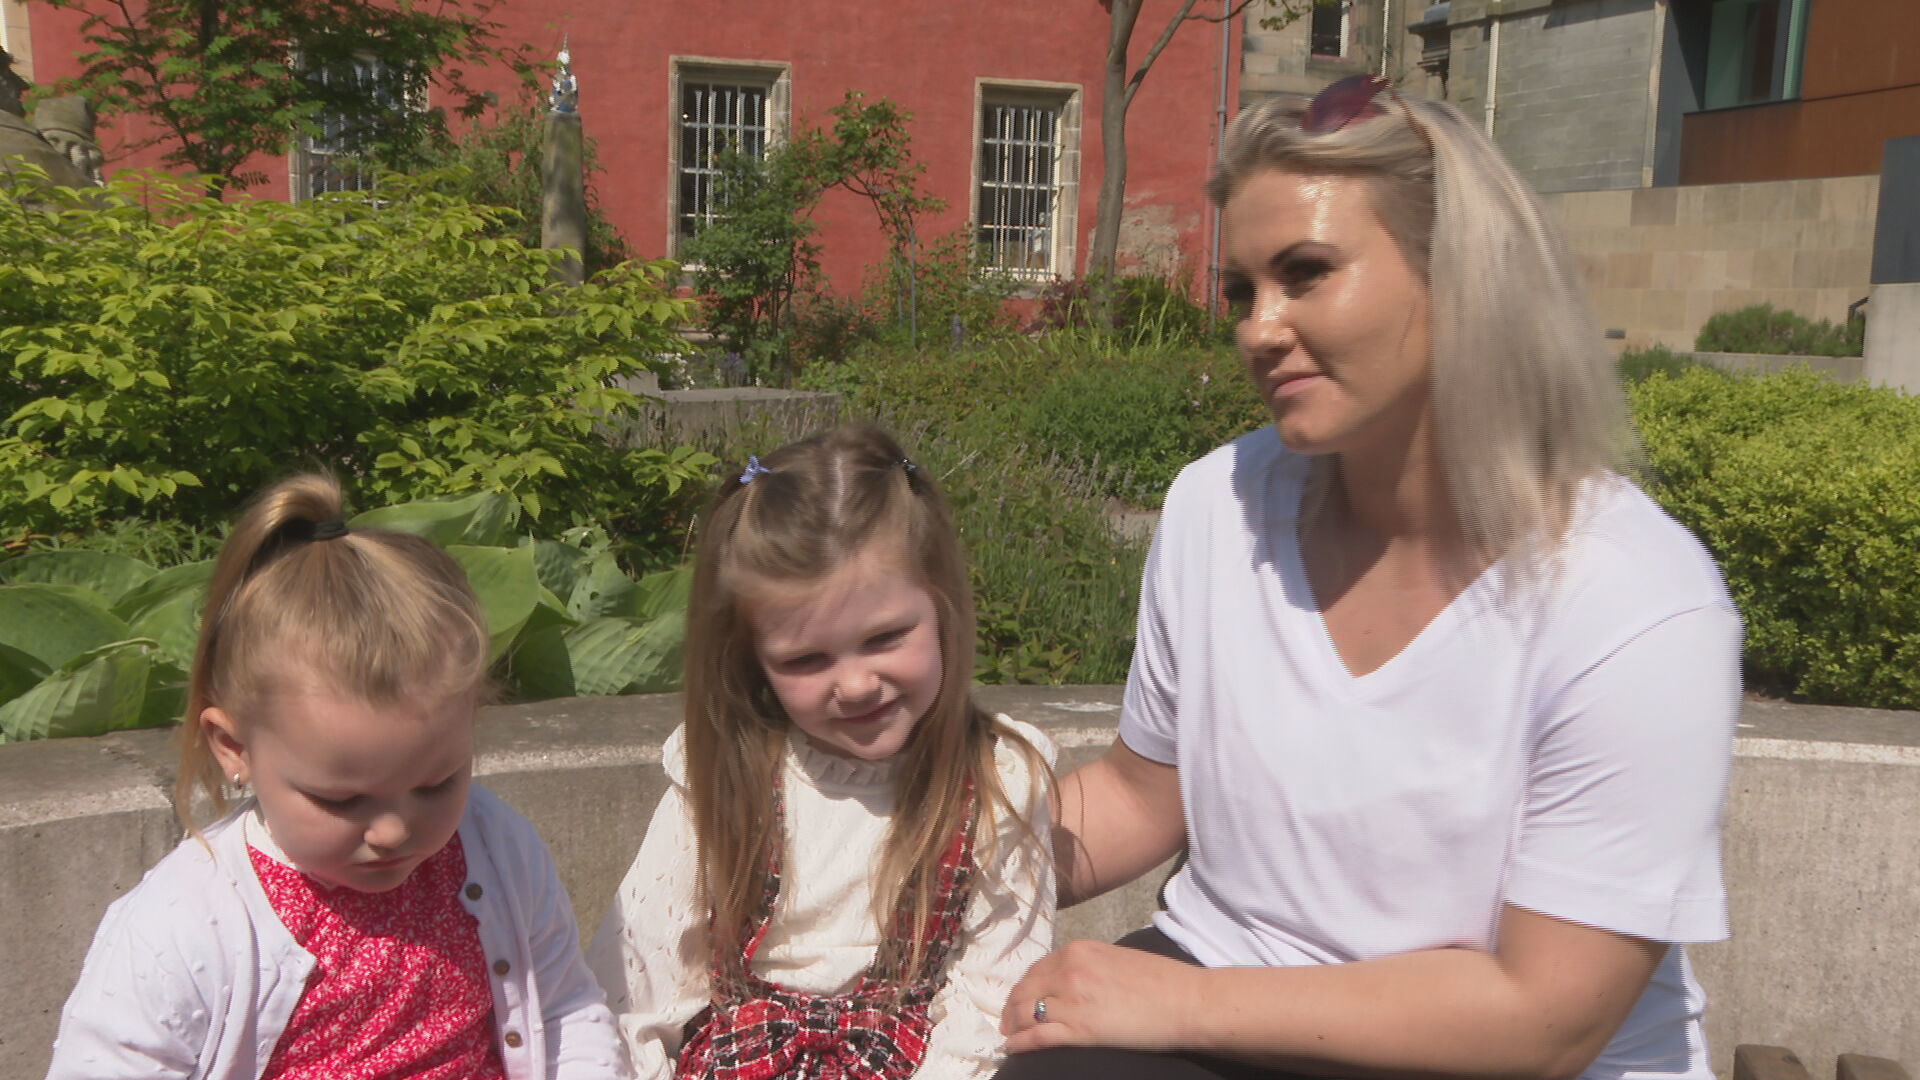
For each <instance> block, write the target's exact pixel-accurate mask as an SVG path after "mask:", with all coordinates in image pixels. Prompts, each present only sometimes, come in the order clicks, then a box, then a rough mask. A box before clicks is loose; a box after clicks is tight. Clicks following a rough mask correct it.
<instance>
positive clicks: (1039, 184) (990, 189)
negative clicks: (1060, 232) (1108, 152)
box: [975, 104, 1060, 278]
mask: <svg viewBox="0 0 1920 1080" xmlns="http://www.w3.org/2000/svg"><path fill="white" fill-rule="evenodd" d="M981 132H982V136H981V145H980V211H979V218H980V220H979V223H978V224H977V225H976V226H975V229H976V242H977V244H978V246H979V249H980V259H981V262H982V263H983V264H984V265H986V266H988V267H991V268H993V269H995V270H1000V271H1003V272H1005V273H1008V274H1010V275H1012V276H1014V277H1020V278H1041V277H1046V276H1048V275H1050V274H1051V273H1052V272H1053V251H1054V241H1055V236H1054V229H1053V223H1054V218H1055V209H1056V203H1057V202H1058V200H1059V197H1060V189H1059V182H1058V176H1059V165H1060V109H1059V108H1058V107H1057V106H1049V105H995V104H989V105H987V106H986V115H985V116H984V117H982V123H981Z"/></svg>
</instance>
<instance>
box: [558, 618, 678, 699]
mask: <svg viewBox="0 0 1920 1080" xmlns="http://www.w3.org/2000/svg"><path fill="white" fill-rule="evenodd" d="M563 637H564V639H565V641H566V647H567V661H568V666H569V667H570V668H571V670H572V673H573V683H574V692H575V693H578V694H582V695H601V694H623V693H631V694H639V693H657V692H661V691H665V690H671V689H674V688H675V687H677V686H679V684H680V647H681V644H682V643H683V642H684V640H685V638H686V618H685V616H683V615H681V614H678V613H675V614H670V615H664V616H661V617H660V618H657V619H653V620H641V619H634V618H626V617H610V618H600V619H589V620H587V621H586V622H583V623H581V624H580V625H579V626H577V627H574V628H573V629H571V630H568V631H566V632H565V634H564V635H563Z"/></svg>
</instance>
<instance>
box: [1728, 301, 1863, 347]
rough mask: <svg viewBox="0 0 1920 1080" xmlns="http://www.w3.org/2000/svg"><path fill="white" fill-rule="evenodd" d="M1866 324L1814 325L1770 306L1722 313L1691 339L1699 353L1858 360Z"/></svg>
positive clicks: (1850, 322) (1821, 323) (1823, 321)
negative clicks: (1758, 354) (1852, 357)
mask: <svg viewBox="0 0 1920 1080" xmlns="http://www.w3.org/2000/svg"><path fill="white" fill-rule="evenodd" d="M1866 327H1867V324H1866V320H1864V319H1850V320H1848V321H1847V322H1846V323H1845V324H1843V325H1840V326H1835V325H1834V324H1833V323H1831V322H1829V321H1828V320H1826V319H1821V320H1820V321H1818V322H1815V321H1813V320H1811V319H1808V318H1807V317H1805V316H1803V315H1800V314H1798V313H1796V312H1792V311H1776V310H1774V308H1773V305H1771V304H1753V305H1751V306H1749V307H1743V308H1740V309H1738V310H1736V311H1722V312H1720V313H1719V314H1716V315H1714V316H1713V317H1712V318H1710V319H1708V320H1707V321H1706V325H1704V326H1702V327H1701V328H1700V333H1699V334H1698V335H1697V336H1696V337H1695V338H1694V342H1693V347H1694V348H1695V349H1698V350H1700V351H1701V352H1732V353H1767V354H1770V355H1792V356H1859V355H1860V354H1861V351H1862V347H1863V345H1864V343H1865V341H1866V332H1867V330H1866Z"/></svg>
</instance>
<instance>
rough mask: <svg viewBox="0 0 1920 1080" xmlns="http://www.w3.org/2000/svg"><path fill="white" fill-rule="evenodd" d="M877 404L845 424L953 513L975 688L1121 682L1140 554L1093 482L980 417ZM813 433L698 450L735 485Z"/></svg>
mask: <svg viewBox="0 0 1920 1080" xmlns="http://www.w3.org/2000/svg"><path fill="white" fill-rule="evenodd" d="M955 366H956V367H957V365H955ZM954 369H955V368H954V367H946V368H944V370H947V371H949V372H951V371H952V370H954ZM863 370H865V371H868V372H874V371H879V370H881V368H880V366H879V365H874V364H868V365H866V366H864V368H863ZM874 401H875V398H874V397H872V396H856V399H855V400H854V401H852V402H850V403H849V404H847V405H846V407H844V408H843V409H842V410H841V417H842V419H844V420H848V421H852V420H858V419H870V420H875V421H877V422H879V423H881V424H883V425H885V426H886V427H888V428H890V429H891V430H892V431H894V432H895V433H896V434H897V435H898V436H899V437H900V441H901V444H902V445H903V446H904V447H905V448H906V450H907V453H908V454H910V455H911V456H912V457H913V460H914V461H915V463H916V464H918V465H919V466H920V467H921V468H924V469H926V470H927V471H928V472H929V473H930V474H931V475H933V476H935V477H936V478H938V480H939V483H940V485H941V487H942V488H943V489H944V490H945V491H946V493H947V497H948V499H949V501H950V502H951V503H952V506H953V510H954V518H955V523H956V526H957V527H958V529H959V531H960V538H961V539H962V540H963V541H964V542H965V543H966V545H967V549H968V553H969V556H970V560H971V573H972V578H973V585H974V590H973V592H974V604H975V606H976V608H977V609H978V613H979V618H978V623H979V631H978V635H977V648H976V667H975V675H976V677H977V678H978V679H980V680H981V681H982V682H989V683H1008V682H1020V683H1113V682H1119V681H1121V680H1123V679H1125V678H1126V673H1127V665H1128V664H1129V663H1130V662H1131V660H1132V656H1133V619H1134V609H1135V607H1136V606H1137V604H1138V602H1139V585H1140V568H1141V565H1142V561H1143V560H1144V558H1145V555H1146V544H1145V542H1144V541H1140V540H1134V539H1129V538H1127V537H1124V536H1122V535H1120V534H1119V533H1118V532H1116V530H1115V529H1114V528H1113V526H1112V525H1111V524H1110V523H1109V521H1108V519H1107V517H1106V514H1105V510H1104V505H1103V504H1104V502H1105V498H1104V496H1103V494H1102V492H1101V490H1100V486H1099V484H1098V483H1097V482H1096V478H1094V477H1092V476H1090V475H1089V474H1088V473H1087V472H1086V471H1085V470H1083V469H1080V468H1078V467H1077V466H1076V465H1075V464H1074V463H1073V462H1071V461H1069V460H1066V459H1065V458H1063V456H1062V455H1060V454H1057V453H1052V452H1049V451H1046V450H1043V449H1035V448H1033V447H1031V446H1029V445H1027V444H1025V443H1022V442H1020V441H1019V440H1018V439H1017V438H1011V437H1006V436H1004V435H1002V434H998V433H997V432H996V429H994V428H993V427H992V426H990V425H988V424H986V423H983V422H981V418H980V417H977V416H976V417H975V419H973V420H971V421H959V422H955V421H952V420H944V421H938V422H935V421H929V420H926V419H923V418H921V416H918V415H913V414H909V413H908V412H907V411H906V410H896V409H891V408H888V407H887V406H885V405H884V404H881V405H873V404H872V403H873V402H874ZM922 415H924V414H922ZM812 433H813V430H812V429H811V428H807V427H803V426H800V422H799V421H797V420H795V419H793V418H791V417H780V418H775V419H766V420H760V421H756V422H752V423H747V424H743V425H739V426H736V427H734V428H733V429H731V430H730V431H726V432H719V431H709V432H707V433H705V434H703V435H702V436H700V438H701V440H702V441H701V442H700V443H699V445H700V448H701V449H702V450H704V451H707V452H710V453H712V454H714V455H716V456H718V457H719V458H720V459H721V460H722V461H724V462H726V463H727V465H728V466H729V468H728V469H725V470H723V471H722V477H721V481H720V482H722V483H732V482H734V480H733V477H734V476H736V475H737V470H738V468H739V466H740V465H741V464H742V463H744V462H745V461H746V459H747V456H748V455H750V454H759V455H765V454H766V453H767V452H768V451H770V450H773V449H774V448H776V447H779V446H782V445H784V444H786V443H788V442H791V441H793V440H795V439H798V438H801V437H803V436H805V435H810V434H812Z"/></svg>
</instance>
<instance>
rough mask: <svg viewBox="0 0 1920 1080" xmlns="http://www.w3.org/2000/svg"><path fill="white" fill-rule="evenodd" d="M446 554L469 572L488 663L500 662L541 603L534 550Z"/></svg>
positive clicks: (462, 549)
mask: <svg viewBox="0 0 1920 1080" xmlns="http://www.w3.org/2000/svg"><path fill="white" fill-rule="evenodd" d="M413 505H418V504H417V503H416V504H413ZM447 554H449V555H451V556H453V558H454V561H455V562H458V563H459V564H460V568H461V569H463V570H465V571H466V572H467V582H468V583H469V584H470V585H472V586H473V591H474V594H475V595H477V596H478V597H479V598H480V607H481V609H482V610H483V611H485V612H486V616H487V634H488V637H489V638H490V640H491V647H490V649H489V651H488V660H489V661H490V662H491V661H495V660H499V659H500V658H501V657H502V656H504V655H506V652H507V650H508V649H509V648H510V647H511V646H512V645H513V641H514V638H516V637H518V636H519V635H520V631H521V630H523V629H524V628H525V627H526V625H527V620H528V619H529V618H530V617H531V616H532V615H533V611H534V608H535V607H537V606H539V605H540V602H541V595H540V593H541V588H540V579H539V577H538V576H537V575H536V574H535V573H534V571H533V548H531V547H519V548H501V547H470V546H465V545H454V546H452V547H449V548H447Z"/></svg>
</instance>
